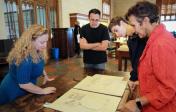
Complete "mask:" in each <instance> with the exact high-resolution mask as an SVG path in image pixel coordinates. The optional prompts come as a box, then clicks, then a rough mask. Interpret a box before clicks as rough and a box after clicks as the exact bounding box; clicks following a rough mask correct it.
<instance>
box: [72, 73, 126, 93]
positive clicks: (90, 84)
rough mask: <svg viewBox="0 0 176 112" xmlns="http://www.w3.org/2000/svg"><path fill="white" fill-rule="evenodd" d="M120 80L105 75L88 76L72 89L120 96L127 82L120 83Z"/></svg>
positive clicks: (120, 78)
mask: <svg viewBox="0 0 176 112" xmlns="http://www.w3.org/2000/svg"><path fill="white" fill-rule="evenodd" d="M122 79H123V78H122V77H116V76H106V75H102V76H99V75H97V76H93V77H90V76H88V77H86V78H84V79H83V80H82V81H81V82H79V83H78V84H77V85H76V86H75V87H74V88H75V89H81V90H86V91H92V92H98V93H103V94H107V95H114V96H122V95H123V93H124V91H125V89H126V86H127V81H122Z"/></svg>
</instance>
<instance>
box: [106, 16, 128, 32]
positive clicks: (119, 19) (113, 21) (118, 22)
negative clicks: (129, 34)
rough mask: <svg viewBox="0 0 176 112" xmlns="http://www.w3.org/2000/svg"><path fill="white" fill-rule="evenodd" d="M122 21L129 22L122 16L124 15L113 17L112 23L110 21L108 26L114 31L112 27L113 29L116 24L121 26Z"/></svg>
mask: <svg viewBox="0 0 176 112" xmlns="http://www.w3.org/2000/svg"><path fill="white" fill-rule="evenodd" d="M120 21H123V22H125V23H128V22H127V21H126V20H125V19H124V18H122V17H119V16H117V17H114V18H112V19H111V21H110V23H109V26H108V29H109V31H110V32H112V31H111V29H112V27H113V26H116V25H118V26H120Z"/></svg>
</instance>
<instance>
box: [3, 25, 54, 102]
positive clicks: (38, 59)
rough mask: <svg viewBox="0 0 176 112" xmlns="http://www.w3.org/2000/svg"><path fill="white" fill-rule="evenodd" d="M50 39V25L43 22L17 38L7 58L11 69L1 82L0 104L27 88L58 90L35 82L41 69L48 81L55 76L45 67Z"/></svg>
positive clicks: (31, 90)
mask: <svg viewBox="0 0 176 112" xmlns="http://www.w3.org/2000/svg"><path fill="white" fill-rule="evenodd" d="M47 41H48V32H47V29H45V28H44V27H43V26H41V25H32V26H31V27H30V28H29V29H28V30H26V31H25V32H24V33H23V34H22V36H21V37H20V38H19V39H18V40H17V42H16V43H15V45H14V48H12V50H11V51H10V53H9V55H8V58H7V61H8V62H9V72H8V74H7V75H6V77H5V78H4V79H3V81H2V82H1V85H0V104H5V103H8V102H10V101H13V100H15V99H16V98H17V97H20V96H23V95H25V94H27V93H28V92H30V93H34V94H50V93H53V92H55V91H56V88H55V87H46V88H41V87H39V86H37V85H35V84H36V81H37V78H38V77H39V76H40V75H41V74H42V73H43V74H44V76H45V81H50V80H52V79H49V78H48V76H47V74H46V72H45V71H44V64H45V62H46V60H47V53H46V48H47Z"/></svg>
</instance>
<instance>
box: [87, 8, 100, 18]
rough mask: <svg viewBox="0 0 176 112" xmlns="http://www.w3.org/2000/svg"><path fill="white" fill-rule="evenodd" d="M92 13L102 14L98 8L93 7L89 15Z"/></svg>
mask: <svg viewBox="0 0 176 112" xmlns="http://www.w3.org/2000/svg"><path fill="white" fill-rule="evenodd" d="M91 13H93V14H98V15H101V12H100V10H98V9H91V10H90V11H89V16H90V14H91Z"/></svg>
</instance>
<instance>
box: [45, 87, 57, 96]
mask: <svg viewBox="0 0 176 112" xmlns="http://www.w3.org/2000/svg"><path fill="white" fill-rule="evenodd" d="M55 92H56V88H55V87H46V88H43V94H45V95H46V94H51V93H55Z"/></svg>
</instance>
